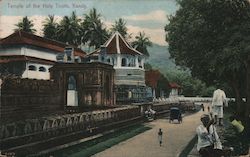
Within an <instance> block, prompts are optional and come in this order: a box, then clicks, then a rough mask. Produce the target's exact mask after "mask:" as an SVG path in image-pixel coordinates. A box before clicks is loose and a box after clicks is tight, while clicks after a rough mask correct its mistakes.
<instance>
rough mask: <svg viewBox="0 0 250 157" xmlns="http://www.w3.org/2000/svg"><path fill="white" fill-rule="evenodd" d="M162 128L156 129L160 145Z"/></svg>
mask: <svg viewBox="0 0 250 157" xmlns="http://www.w3.org/2000/svg"><path fill="white" fill-rule="evenodd" d="M162 133H163V132H162V130H161V128H160V129H159V131H158V140H159V143H160V146H161V145H162Z"/></svg>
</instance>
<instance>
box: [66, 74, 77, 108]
mask: <svg viewBox="0 0 250 157" xmlns="http://www.w3.org/2000/svg"><path fill="white" fill-rule="evenodd" d="M67 106H78V93H77V89H76V78H75V76H73V75H70V76H69V77H68V88H67Z"/></svg>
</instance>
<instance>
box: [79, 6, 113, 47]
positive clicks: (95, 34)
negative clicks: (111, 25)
mask: <svg viewBox="0 0 250 157" xmlns="http://www.w3.org/2000/svg"><path fill="white" fill-rule="evenodd" d="M81 29H82V38H81V41H82V42H83V43H87V44H88V45H89V46H94V47H95V48H99V47H100V46H101V45H102V44H104V42H105V41H106V40H107V39H108V38H109V36H110V34H109V32H108V31H107V29H106V28H104V24H103V22H102V21H101V14H98V13H97V11H96V9H95V8H93V9H91V10H90V12H89V14H85V15H84V20H83V22H82V23H81Z"/></svg>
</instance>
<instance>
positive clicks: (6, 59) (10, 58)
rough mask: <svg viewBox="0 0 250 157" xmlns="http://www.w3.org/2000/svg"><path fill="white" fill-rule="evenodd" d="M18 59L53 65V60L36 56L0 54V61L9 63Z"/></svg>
mask: <svg viewBox="0 0 250 157" xmlns="http://www.w3.org/2000/svg"><path fill="white" fill-rule="evenodd" d="M18 61H31V62H36V63H41V64H49V65H53V64H55V62H53V61H51V60H46V59H41V58H36V57H29V56H24V55H12V56H0V63H10V62H18Z"/></svg>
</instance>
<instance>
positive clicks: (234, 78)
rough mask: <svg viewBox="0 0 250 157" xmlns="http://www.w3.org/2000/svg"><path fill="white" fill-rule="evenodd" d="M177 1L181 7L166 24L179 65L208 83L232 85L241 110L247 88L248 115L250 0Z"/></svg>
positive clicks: (171, 46)
mask: <svg viewBox="0 0 250 157" xmlns="http://www.w3.org/2000/svg"><path fill="white" fill-rule="evenodd" d="M178 3H179V5H180V9H179V10H178V11H177V12H176V14H175V15H174V16H171V17H170V18H169V21H170V23H169V24H167V25H166V27H165V30H166V32H167V35H166V41H167V42H168V43H169V51H170V54H171V57H172V58H174V59H175V62H176V64H177V65H180V66H184V67H188V68H189V69H190V70H191V73H192V75H193V76H196V77H198V78H200V79H202V80H204V81H206V83H208V84H214V85H217V84H221V83H222V82H226V83H227V84H228V85H230V86H231V87H232V88H233V90H234V92H235V97H236V99H237V104H238V111H240V109H242V107H241V106H240V104H241V103H240V101H241V97H242V95H244V93H246V92H245V91H246V90H247V94H248V96H247V100H248V101H247V102H248V105H247V106H248V107H247V108H246V112H245V115H247V114H249V107H250V85H249V84H250V83H249V80H250V79H249V78H250V64H249V63H250V62H249V60H250V56H249V55H250V53H249V50H250V49H249V48H250V47H249V44H247V43H249V40H250V34H249V33H250V30H249V27H250V4H249V2H248V1H247V0H209V1H196V0H179V1H178ZM246 78H248V79H246ZM246 87H248V88H247V89H246ZM242 88H243V90H242ZM244 88H245V89H244ZM242 91H243V92H244V93H243V94H242V93H241V92H242ZM243 110H244V109H243Z"/></svg>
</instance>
